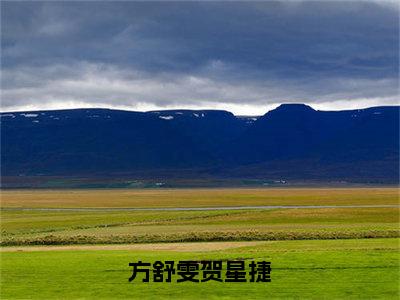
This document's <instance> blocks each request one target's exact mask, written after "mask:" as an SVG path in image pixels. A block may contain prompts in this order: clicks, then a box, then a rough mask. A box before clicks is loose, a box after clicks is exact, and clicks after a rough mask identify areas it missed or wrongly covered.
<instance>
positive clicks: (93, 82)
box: [2, 1, 399, 110]
mask: <svg viewBox="0 0 400 300" xmlns="http://www.w3.org/2000/svg"><path fill="white" fill-rule="evenodd" d="M398 17H399V9H398V7H396V5H395V4H393V3H383V4H382V3H381V2H371V1H364V2H360V1H358V2H337V1H332V2H327V1H324V2H302V1H290V2H289V1H287V2H44V3H41V2H2V66H3V77H2V88H3V109H7V108H18V107H36V106H37V107H41V106H43V107H46V105H47V106H49V105H50V106H51V105H53V106H54V107H57V105H59V106H63V105H65V103H70V104H71V106H74V105H85V104H87V105H102V106H111V107H113V106H114V107H117V106H123V107H126V108H129V107H131V108H133V109H135V108H141V107H144V108H145V107H147V106H148V107H153V106H155V107H163V106H165V107H169V106H174V105H175V106H180V105H181V106H185V105H190V106H193V107H203V106H216V107H217V106H218V107H219V106H222V105H225V106H227V107H228V108H229V105H236V108H235V109H236V110H240V105H248V106H252V105H266V106H267V105H272V104H275V103H279V102H282V101H287V100H288V101H306V102H308V103H333V102H335V101H336V102H337V101H339V102H337V103H341V104H343V103H346V101H347V102H348V106H349V105H350V106H351V105H352V103H353V104H354V103H358V105H362V104H363V103H365V104H369V103H375V104H380V102H381V103H382V104H391V103H392V104H394V103H396V101H397V100H396V97H397V93H398V62H399V61H398V60H399V54H398V50H399V49H398V45H399V27H398V25H399V24H398ZM340 101H341V102H340ZM360 101H361V102H360ZM74 103H75V104H74Z"/></svg>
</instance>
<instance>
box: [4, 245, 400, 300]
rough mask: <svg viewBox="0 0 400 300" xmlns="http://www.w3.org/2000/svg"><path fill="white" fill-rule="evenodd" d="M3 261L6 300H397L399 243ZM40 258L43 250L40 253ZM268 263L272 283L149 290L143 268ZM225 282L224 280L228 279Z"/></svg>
mask: <svg viewBox="0 0 400 300" xmlns="http://www.w3.org/2000/svg"><path fill="white" fill-rule="evenodd" d="M197 248H198V249H199V250H192V251H184V252H182V251H176V250H172V251H165V250H164V251H163V250H151V248H150V249H148V250H146V251H144V250H141V251H137V250H129V251H126V250H109V251H104V250H102V251H99V250H87V249H86V250H77V249H75V250H74V249H70V250H67V251H66V250H62V251H33V252H3V253H2V265H1V268H2V276H1V283H2V299H94V298H96V299H233V298H236V299H266V298H272V299H276V298H286V299H287V298H291V299H293V298H296V299H299V298H307V299H312V298H314V299H398V295H399V285H398V283H399V251H398V250H399V244H398V240H397V239H362V240H316V241H271V242H263V243H262V244H259V245H257V246H250V247H246V246H243V244H242V246H240V247H237V248H231V249H225V250H218V251H208V250H207V249H202V243H199V244H198V247H197ZM36 250H37V249H36ZM235 259H240V260H245V261H251V260H255V261H262V260H265V261H270V262H271V267H272V271H271V282H245V283H229V282H222V283H221V282H202V283H193V282H184V283H177V282H176V278H178V277H173V280H172V282H171V283H165V282H164V283H155V282H149V283H143V282H141V277H140V276H139V277H138V278H136V279H135V280H134V281H133V282H128V278H129V277H130V276H131V272H132V271H131V267H129V266H128V264H129V262H136V261H138V260H141V261H145V262H154V261H156V260H174V261H175V262H176V263H177V262H178V261H179V260H235ZM223 274H224V273H223Z"/></svg>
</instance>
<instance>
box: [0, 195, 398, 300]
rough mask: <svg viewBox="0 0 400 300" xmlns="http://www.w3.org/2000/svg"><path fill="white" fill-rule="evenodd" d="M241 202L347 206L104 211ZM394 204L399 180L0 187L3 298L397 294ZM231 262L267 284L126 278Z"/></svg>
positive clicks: (390, 296) (377, 296)
mask: <svg viewBox="0 0 400 300" xmlns="http://www.w3.org/2000/svg"><path fill="white" fill-rule="evenodd" d="M246 205H248V206H250V205H272V206H276V205H301V206H310V205H345V206H346V205H354V206H356V207H351V208H343V207H333V208H332V207H329V208H311V207H301V208H273V209H251V210H250V209H239V210H200V211H151V210H150V211H129V210H112V209H115V208H118V209H119V208H122V209H123V208H163V207H223V206H246ZM362 205H390V207H361V206H362ZM398 205H399V190H398V189H396V188H360V189H356V188H351V189H329V188H327V189H322V188H318V189H305V188H303V189H300V188H299V189H294V188H293V189H192V190H57V191H56V190H53V191H50V190H43V191H41V190H37V191H33V190H20V191H3V192H2V201H1V206H2V211H1V248H0V249H1V264H0V267H1V299H93V298H97V299H126V298H133V299H137V298H142V299H232V298H237V299H265V298H308V299H310V298H315V299H321V298H325V299H343V298H346V299H347V298H354V299H398V297H399V296H400V293H399V288H398V287H399V279H400V278H399V274H400V273H399V272H400V266H399V261H400V260H399V259H400V257H399V252H400V251H399V250H400V246H399V232H400V230H399V207H398ZM357 206H358V207H357ZM22 208H23V209H22ZM46 208H72V209H76V210H71V211H68V210H37V209H46ZM85 208H91V209H93V208H101V209H103V210H79V209H85ZM235 259H236V260H237V259H239V260H245V261H246V262H249V261H251V260H256V261H261V260H266V261H270V262H271V263H272V273H271V278H272V282H270V283H250V282H246V283H228V282H224V283H219V282H205V283H187V282H185V283H177V282H171V283H154V282H150V283H142V282H140V280H135V281H134V282H130V283H129V282H128V278H129V276H130V274H131V267H129V266H128V264H129V262H134V261H138V260H142V261H148V262H154V261H156V260H162V261H163V260H174V261H176V262H178V261H179V260H198V261H200V260H224V261H226V260H235Z"/></svg>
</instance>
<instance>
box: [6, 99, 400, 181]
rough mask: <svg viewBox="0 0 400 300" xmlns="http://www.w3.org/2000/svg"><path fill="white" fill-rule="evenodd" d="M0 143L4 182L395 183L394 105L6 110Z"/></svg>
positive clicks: (396, 116)
mask: <svg viewBox="0 0 400 300" xmlns="http://www.w3.org/2000/svg"><path fill="white" fill-rule="evenodd" d="M1 142H2V143H1V146H2V149H1V150H2V151H1V164H2V170H1V171H2V175H3V176H19V175H29V176H37V175H48V176H88V177H90V176H98V175H107V176H120V175H121V174H128V175H129V174H135V176H140V174H144V173H146V172H150V173H151V174H152V175H151V176H154V177H162V176H164V177H165V176H167V177H169V176H172V177H173V176H176V175H177V174H180V175H182V174H189V175H187V176H189V177H190V176H192V177H196V176H198V174H202V176H217V177H239V178H297V179H320V178H324V179H326V180H342V179H343V180H352V179H354V180H358V181H360V180H361V181H365V182H370V181H376V180H378V181H388V182H398V162H399V149H398V145H399V107H374V108H369V109H362V110H349V111H316V110H314V109H312V108H311V107H309V106H306V105H303V104H284V105H281V106H280V107H278V108H276V109H275V110H272V111H270V112H268V113H266V114H265V115H264V116H261V117H259V118H253V117H251V118H250V117H236V116H234V115H233V114H231V113H229V112H226V111H213V110H199V111H195V110H169V111H152V112H145V113H144V112H128V111H119V110H109V109H74V110H59V111H36V112H13V113H2V114H1ZM352 166H357V168H356V169H355V168H352ZM182 176H186V175H182Z"/></svg>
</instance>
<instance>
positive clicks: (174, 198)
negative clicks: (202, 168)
mask: <svg viewBox="0 0 400 300" xmlns="http://www.w3.org/2000/svg"><path fill="white" fill-rule="evenodd" d="M375 204H380V205H397V204H399V189H398V188H286V189H283V188H269V189H267V188H266V189H166V190H164V189H162V190H161V189H153V190H133V189H132V190H126V189H108V190H106V189H105V190H101V189H99V190H8V191H2V192H1V206H2V208H5V207H21V208H35V207H37V208H40V207H42V208H45V207H46V208H47V207H48V208H51V207H54V208H62V207H66V208H67V207H138V208H139V207H143V208H146V207H148V208H151V207H219V206H245V205H254V206H258V205H375Z"/></svg>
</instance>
